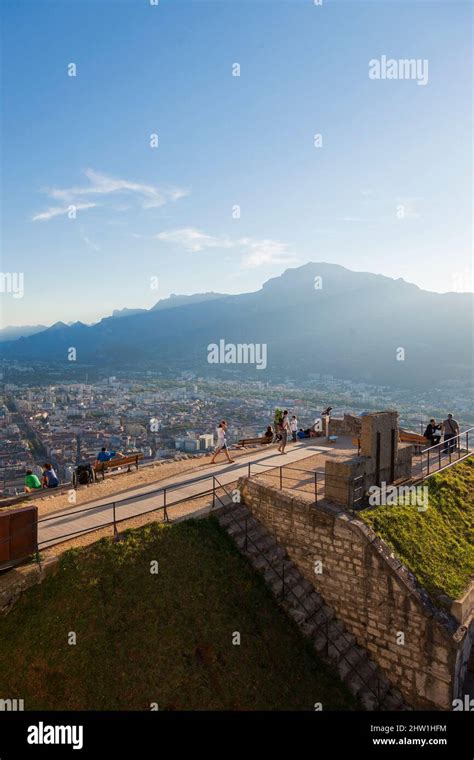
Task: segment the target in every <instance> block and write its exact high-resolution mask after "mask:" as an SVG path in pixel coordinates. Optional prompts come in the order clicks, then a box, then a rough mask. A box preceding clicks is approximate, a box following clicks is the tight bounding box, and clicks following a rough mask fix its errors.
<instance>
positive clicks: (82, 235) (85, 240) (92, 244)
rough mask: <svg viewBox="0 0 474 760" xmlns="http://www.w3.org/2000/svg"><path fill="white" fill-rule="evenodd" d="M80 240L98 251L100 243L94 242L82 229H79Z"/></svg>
mask: <svg viewBox="0 0 474 760" xmlns="http://www.w3.org/2000/svg"><path fill="white" fill-rule="evenodd" d="M81 240H82V241H83V242H84V243H85V244H86V245H87V247H88V248H91V249H92V250H93V251H96V252H98V251H100V245H97V243H94V241H93V240H91V239H90V238H89V237H88V236H87V235H86V234H85V233H84V232H83V231H81Z"/></svg>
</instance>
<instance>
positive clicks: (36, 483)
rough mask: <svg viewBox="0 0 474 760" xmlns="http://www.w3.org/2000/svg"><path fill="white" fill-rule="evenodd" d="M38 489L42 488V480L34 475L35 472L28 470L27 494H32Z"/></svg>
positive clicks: (26, 476)
mask: <svg viewBox="0 0 474 760" xmlns="http://www.w3.org/2000/svg"><path fill="white" fill-rule="evenodd" d="M38 488H42V486H41V480H40V479H39V477H38V476H37V475H35V474H34V472H33V470H27V471H26V475H25V493H31V492H32V491H36V490H37V489H38Z"/></svg>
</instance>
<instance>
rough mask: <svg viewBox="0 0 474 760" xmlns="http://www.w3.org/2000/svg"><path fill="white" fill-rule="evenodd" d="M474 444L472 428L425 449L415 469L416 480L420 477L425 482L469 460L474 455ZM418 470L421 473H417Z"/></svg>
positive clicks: (473, 429)
mask: <svg viewBox="0 0 474 760" xmlns="http://www.w3.org/2000/svg"><path fill="white" fill-rule="evenodd" d="M469 438H470V439H471V449H470V448H469ZM473 442H474V427H471V428H468V429H467V430H464V431H463V432H462V433H458V435H455V436H452V437H451V438H449V439H448V440H446V439H445V440H444V441H440V442H439V443H436V444H435V445H434V446H430V447H429V448H427V449H424V450H423V451H422V452H421V455H420V460H419V464H418V465H415V467H414V476H415V478H416V475H419V477H420V478H421V479H423V480H424V479H425V478H427V477H429V476H430V475H434V474H435V473H437V472H441V470H445V469H446V468H448V467H451V466H452V465H453V464H457V463H458V462H460V461H462V460H463V459H467V458H468V457H469V456H471V455H472V454H473V453H474V448H473V447H472V444H473ZM418 468H419V471H418V472H417V470H418Z"/></svg>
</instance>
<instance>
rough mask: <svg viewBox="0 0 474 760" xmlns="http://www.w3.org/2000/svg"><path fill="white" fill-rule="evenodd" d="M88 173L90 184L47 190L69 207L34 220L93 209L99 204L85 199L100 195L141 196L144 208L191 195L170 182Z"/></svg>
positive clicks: (44, 219)
mask: <svg viewBox="0 0 474 760" xmlns="http://www.w3.org/2000/svg"><path fill="white" fill-rule="evenodd" d="M84 174H85V176H86V177H87V179H88V180H89V184H88V185H73V186H72V187H62V188H61V187H49V188H45V190H44V192H45V193H46V194H47V195H48V196H49V197H50V198H53V199H54V200H56V201H61V202H62V203H65V204H68V205H67V206H66V207H63V206H61V207H58V206H56V207H53V208H49V209H46V211H42V212H39V213H37V214H35V215H34V216H33V221H39V220H41V221H46V220H49V219H53V218H54V217H55V216H59V215H61V214H65V213H67V210H68V207H69V206H71V205H74V206H75V207H76V208H77V209H79V208H80V207H81V208H82V209H84V208H92V207H93V206H96V205H98V204H97V203H89V204H85V203H82V204H81V202H80V201H81V199H82V198H84V197H87V196H96V197H97V198H98V199H99V198H104V197H105V196H108V195H110V194H125V195H129V196H132V197H133V196H135V197H136V198H138V199H139V203H140V205H141V207H142V208H144V209H149V208H159V207H161V206H164V205H165V204H166V203H169V202H172V201H177V200H179V199H180V198H183V197H185V196H186V195H188V190H185V189H184V188H180V187H174V186H167V185H163V186H161V185H149V184H145V183H142V182H133V181H130V180H126V179H120V178H118V177H111V176H109V175H107V174H102V173H100V172H97V171H95V170H94V169H86V170H85V172H84Z"/></svg>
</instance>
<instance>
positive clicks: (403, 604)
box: [239, 478, 469, 709]
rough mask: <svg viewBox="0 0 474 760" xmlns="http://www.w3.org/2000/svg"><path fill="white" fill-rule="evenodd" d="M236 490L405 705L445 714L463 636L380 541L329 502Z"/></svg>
mask: <svg viewBox="0 0 474 760" xmlns="http://www.w3.org/2000/svg"><path fill="white" fill-rule="evenodd" d="M239 487H240V489H241V495H242V499H243V501H244V502H245V504H246V505H247V507H248V508H249V509H250V510H251V511H252V512H253V514H254V515H255V517H257V519H259V520H260V521H261V522H262V523H263V524H264V525H265V526H266V527H267V528H268V529H269V530H270V531H271V532H272V533H273V534H274V535H275V536H276V538H277V540H278V541H279V542H280V544H281V545H282V546H283V547H285V549H286V550H287V552H288V555H289V556H290V557H291V559H292V560H293V561H294V562H295V563H296V564H297V565H298V567H299V569H300V570H301V572H302V573H303V575H304V576H305V577H306V578H307V579H308V580H309V581H310V582H311V583H313V584H314V586H315V588H316V590H317V591H318V592H319V593H320V594H321V596H322V597H323V598H324V599H325V601H326V602H327V604H328V605H330V606H331V607H333V608H334V610H335V611H336V614H337V615H338V617H339V618H340V619H341V620H343V621H344V623H345V624H346V626H347V628H348V629H349V630H350V631H351V632H352V633H353V634H354V635H355V636H356V638H357V641H358V643H359V644H360V646H363V647H365V648H366V649H367V650H369V651H370V652H371V654H372V656H373V658H374V660H375V661H376V662H377V663H378V665H379V666H380V667H381V668H382V669H383V670H384V671H385V672H386V675H387V677H388V678H389V679H390V680H391V682H392V683H393V684H394V685H396V686H397V687H398V689H399V690H400V692H401V693H402V694H403V696H404V698H405V699H406V701H407V702H408V703H409V704H411V705H413V706H414V707H417V708H419V709H432V708H438V709H451V708H452V700H453V699H454V698H457V697H458V696H459V690H460V688H461V684H460V677H459V668H460V662H461V661H465V659H466V651H467V650H468V646H469V645H468V642H467V641H466V635H467V631H466V629H465V628H463V627H462V626H459V624H458V622H457V621H456V620H455V619H454V618H453V617H452V616H451V615H450V614H449V613H447V612H444V611H440V610H438V609H437V608H436V607H435V606H434V605H433V604H432V602H431V600H430V599H429V597H428V595H427V594H426V592H424V591H423V590H422V589H420V588H419V587H418V586H417V584H416V582H415V579H414V578H413V576H412V575H411V574H410V573H409V572H408V571H407V570H406V569H405V568H404V567H403V566H402V565H401V563H400V562H399V561H398V560H397V559H395V558H394V557H393V556H392V555H391V554H390V552H389V550H388V548H387V547H386V545H385V544H384V542H383V541H381V540H380V539H379V538H377V537H376V535H375V534H374V533H373V531H372V530H371V529H370V528H369V527H368V526H366V525H365V524H364V523H363V522H362V521H361V520H358V519H356V518H354V517H352V516H351V515H350V514H348V513H347V512H345V511H343V510H342V509H340V508H338V507H337V506H336V505H334V504H330V503H328V502H322V503H320V504H318V505H317V506H313V505H308V503H305V502H302V501H299V500H298V498H297V497H296V498H295V496H294V492H291V491H286V490H282V491H278V490H276V489H274V488H272V487H271V486H268V485H267V484H266V483H263V482H262V481H260V482H259V481H258V480H256V479H250V480H249V479H247V478H243V479H241V481H240V482H239ZM318 562H321V570H322V572H321V573H317V572H315V569H318V567H319V566H318V565H315V563H318ZM402 641H403V643H400V642H402Z"/></svg>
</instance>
